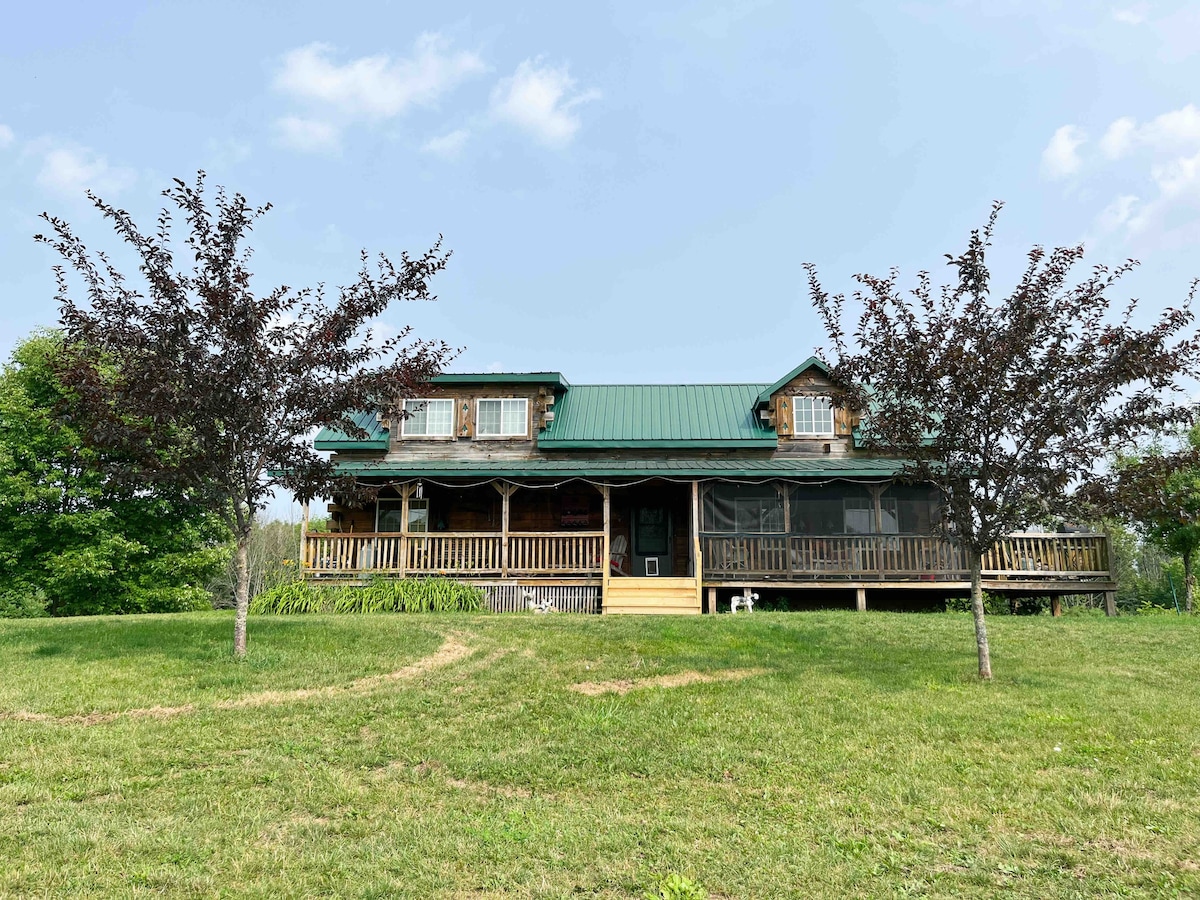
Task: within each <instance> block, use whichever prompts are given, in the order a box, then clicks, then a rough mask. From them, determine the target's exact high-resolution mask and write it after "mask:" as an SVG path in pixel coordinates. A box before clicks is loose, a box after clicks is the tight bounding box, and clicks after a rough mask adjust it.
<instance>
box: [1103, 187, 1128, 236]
mask: <svg viewBox="0 0 1200 900" xmlns="http://www.w3.org/2000/svg"><path fill="white" fill-rule="evenodd" d="M1137 202H1138V198H1137V197H1136V196H1135V195H1134V194H1122V195H1121V196H1120V197H1117V199H1115V200H1114V201H1113V202H1112V203H1110V204H1108V206H1107V207H1105V209H1104V212H1102V213H1100V216H1099V218H1098V219H1097V221H1096V224H1097V225H1098V226H1099V227H1100V230H1101V231H1103V232H1110V231H1116V230H1117V229H1118V228H1120V227H1121V226H1122V225H1126V224H1128V223H1129V221H1130V219H1131V218H1132V217H1133V210H1134V208H1135V207H1136V206H1137Z"/></svg>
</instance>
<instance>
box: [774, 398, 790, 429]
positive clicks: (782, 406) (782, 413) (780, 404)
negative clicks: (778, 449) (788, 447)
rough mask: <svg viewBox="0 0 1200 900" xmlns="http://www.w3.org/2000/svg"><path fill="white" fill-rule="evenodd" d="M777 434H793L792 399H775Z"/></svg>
mask: <svg viewBox="0 0 1200 900" xmlns="http://www.w3.org/2000/svg"><path fill="white" fill-rule="evenodd" d="M775 433H776V434H791V433H792V398H791V397H776V398H775Z"/></svg>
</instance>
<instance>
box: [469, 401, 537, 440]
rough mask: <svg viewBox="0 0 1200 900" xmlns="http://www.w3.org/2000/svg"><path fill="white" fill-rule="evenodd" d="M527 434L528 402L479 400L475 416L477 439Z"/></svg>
mask: <svg viewBox="0 0 1200 900" xmlns="http://www.w3.org/2000/svg"><path fill="white" fill-rule="evenodd" d="M528 433H529V401H528V400H526V399H525V398H524V397H521V398H520V399H516V400H499V399H498V400H480V401H479V406H478V409H477V410H476V414H475V434H476V436H477V437H524V436H525V435H526V434H528Z"/></svg>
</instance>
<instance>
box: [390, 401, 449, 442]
mask: <svg viewBox="0 0 1200 900" xmlns="http://www.w3.org/2000/svg"><path fill="white" fill-rule="evenodd" d="M404 412H405V413H407V415H406V416H405V417H404V418H403V419H402V420H401V421H400V433H401V434H402V435H404V436H405V437H445V436H449V435H452V434H454V401H453V400H405V401H404Z"/></svg>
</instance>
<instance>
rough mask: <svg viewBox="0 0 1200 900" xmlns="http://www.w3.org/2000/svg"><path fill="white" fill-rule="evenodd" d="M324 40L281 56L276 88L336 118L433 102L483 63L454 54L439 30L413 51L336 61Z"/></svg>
mask: <svg viewBox="0 0 1200 900" xmlns="http://www.w3.org/2000/svg"><path fill="white" fill-rule="evenodd" d="M333 52H334V48H333V47H330V46H329V45H328V44H320V43H316V44H309V45H307V46H305V47H299V48H297V49H295V50H292V51H291V52H289V53H287V54H285V55H284V58H283V67H282V68H281V69H280V71H279V72H278V74H277V75H276V77H275V87H276V88H278V89H279V90H281V91H283V92H285V93H287V94H290V95H291V96H293V97H295V98H297V99H299V100H302V101H305V102H308V103H311V104H315V105H319V106H322V107H324V108H326V109H327V110H328V111H329V112H330V113H332V114H333V115H334V116H335V117H338V118H341V119H345V120H350V119H374V120H378V119H388V118H392V117H394V116H397V115H400V114H401V113H403V112H405V111H406V110H408V109H409V107H411V106H413V105H430V104H433V103H434V102H436V101H437V100H438V98H439V97H441V96H442V95H443V94H444V93H446V92H447V91H449V90H450V89H452V88H454V87H456V86H457V85H458V84H459V83H460V82H462V81H464V80H465V79H467V78H469V77H471V76H473V75H478V74H480V73H482V72H484V71H485V70H486V66H485V65H484V63H483V60H481V59H480V58H479V57H478V56H477V55H476V54H474V53H470V52H468V51H465V50H460V51H457V52H452V51H451V50H450V46H449V42H448V41H447V40H446V39H445V38H443V37H442V36H441V35H438V34H422V35H421V36H420V37H419V38H417V41H416V44H415V46H414V48H413V55H412V57H411V58H407V59H403V58H400V59H393V58H392V57H390V56H388V55H386V54H380V55H378V56H362V57H359V58H357V59H352V60H350V61H348V62H346V63H342V64H339V63H337V62H335V61H334V60H333V58H332V55H333Z"/></svg>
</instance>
